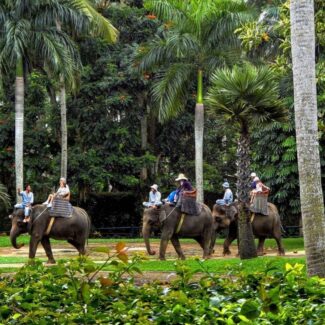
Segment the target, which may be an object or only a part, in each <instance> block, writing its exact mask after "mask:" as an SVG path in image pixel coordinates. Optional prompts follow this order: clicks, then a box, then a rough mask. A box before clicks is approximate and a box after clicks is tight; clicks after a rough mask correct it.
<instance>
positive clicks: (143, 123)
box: [138, 93, 150, 181]
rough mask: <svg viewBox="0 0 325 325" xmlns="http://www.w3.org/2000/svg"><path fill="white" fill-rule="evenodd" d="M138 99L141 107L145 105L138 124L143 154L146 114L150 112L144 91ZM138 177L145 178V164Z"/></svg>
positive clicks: (144, 148) (145, 148)
mask: <svg viewBox="0 0 325 325" xmlns="http://www.w3.org/2000/svg"><path fill="white" fill-rule="evenodd" d="M138 100H139V103H140V105H141V106H142V107H143V106H146V107H145V108H144V109H143V116H142V118H141V121H140V124H141V150H142V153H143V154H145V153H146V151H147V149H148V115H149V112H150V107H149V105H148V103H147V94H146V93H144V94H143V95H142V96H141V97H140V96H138ZM140 178H141V179H142V180H143V181H146V180H147V178H148V168H147V167H146V166H143V167H142V169H141V175H140Z"/></svg>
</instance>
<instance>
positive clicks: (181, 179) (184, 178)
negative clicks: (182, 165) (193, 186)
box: [175, 174, 188, 182]
mask: <svg viewBox="0 0 325 325" xmlns="http://www.w3.org/2000/svg"><path fill="white" fill-rule="evenodd" d="M183 180H184V181H187V180H188V178H187V177H186V176H185V175H184V174H179V175H178V177H177V178H176V179H175V181H176V182H178V181H183Z"/></svg>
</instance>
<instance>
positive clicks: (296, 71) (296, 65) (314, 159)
mask: <svg viewBox="0 0 325 325" xmlns="http://www.w3.org/2000/svg"><path fill="white" fill-rule="evenodd" d="M290 16H291V46H292V63H293V81H294V102H295V124H296V138H297V154H298V170H299V185H300V200H301V213H302V223H303V230H304V243H305V251H306V256H307V271H308V274H309V275H310V276H312V275H318V276H320V277H325V217H324V201H323V193H322V185H321V170H320V159H319V144H318V134H317V133H318V129H317V99H316V76H315V27H314V1H312V0H291V3H290Z"/></svg>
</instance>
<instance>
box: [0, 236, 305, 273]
mask: <svg viewBox="0 0 325 325" xmlns="http://www.w3.org/2000/svg"><path fill="white" fill-rule="evenodd" d="M18 242H19V243H25V244H26V245H27V244H28V242H29V236H20V237H19V239H18ZM118 242H125V243H126V245H127V244H128V243H130V244H134V243H139V245H140V244H141V245H143V239H142V238H135V239H125V238H123V239H116V238H115V239H90V240H89V243H90V244H94V243H95V244H96V246H100V247H106V245H108V246H110V247H111V248H112V246H114V245H115V244H117V243H118ZM151 242H152V243H158V242H159V239H152V240H151ZM65 243H66V242H65V241H57V240H53V241H52V244H53V246H56V245H58V244H60V245H62V244H65ZM181 243H195V241H193V240H191V239H182V240H181ZM216 244H217V245H222V244H223V239H218V240H217V243H216ZM235 244H236V243H235V242H234V243H233V245H235ZM283 244H284V247H285V250H286V251H287V252H288V253H289V252H295V251H301V250H303V249H304V247H303V238H284V239H283ZM0 246H1V247H8V248H9V247H11V244H10V241H9V238H8V237H0ZM265 248H266V249H276V243H275V241H274V240H272V239H268V240H267V241H266V243H265ZM112 252H113V250H112ZM143 255H144V257H146V254H143ZM90 257H91V256H90ZM72 258H73V257H72ZM102 259H104V257H103V258H102ZM41 260H42V261H46V259H45V258H44V259H41ZM57 260H59V259H57ZM27 262H28V256H26V257H20V256H0V264H16V263H27ZM175 263H176V261H175V260H168V261H159V260H157V259H156V258H153V259H150V260H149V259H147V260H146V259H144V260H143V261H142V262H141V263H140V265H139V268H140V270H141V271H143V272H149V271H152V272H173V271H175ZM184 263H185V265H187V266H188V267H190V268H191V269H192V270H195V269H197V268H198V267H199V262H198V260H197V258H193V257H192V258H191V257H188V259H187V260H186V261H185V262H184ZM202 263H203V264H202V265H203V266H204V267H206V268H207V270H209V271H210V272H216V273H222V274H228V273H229V272H230V273H231V272H232V271H234V270H241V271H243V272H244V273H249V272H251V271H252V270H254V271H263V270H265V268H266V267H267V265H272V267H274V268H275V269H276V270H283V268H284V266H285V264H286V263H290V264H295V263H300V264H305V258H304V257H271V256H263V257H258V258H256V259H251V260H240V259H239V258H217V259H211V260H207V261H204V262H202ZM104 270H106V271H110V270H113V268H112V267H105V268H104ZM14 271H17V267H14V266H13V267H9V268H8V267H6V268H0V273H7V272H14Z"/></svg>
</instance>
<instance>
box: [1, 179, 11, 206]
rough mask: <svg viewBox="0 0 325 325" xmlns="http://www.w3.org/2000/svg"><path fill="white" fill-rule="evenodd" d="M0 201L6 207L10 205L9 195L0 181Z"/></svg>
mask: <svg viewBox="0 0 325 325" xmlns="http://www.w3.org/2000/svg"><path fill="white" fill-rule="evenodd" d="M0 203H1V204H2V205H3V206H4V207H5V208H8V207H9V205H10V196H9V195H8V192H7V189H6V188H5V186H4V185H3V184H1V183H0Z"/></svg>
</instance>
